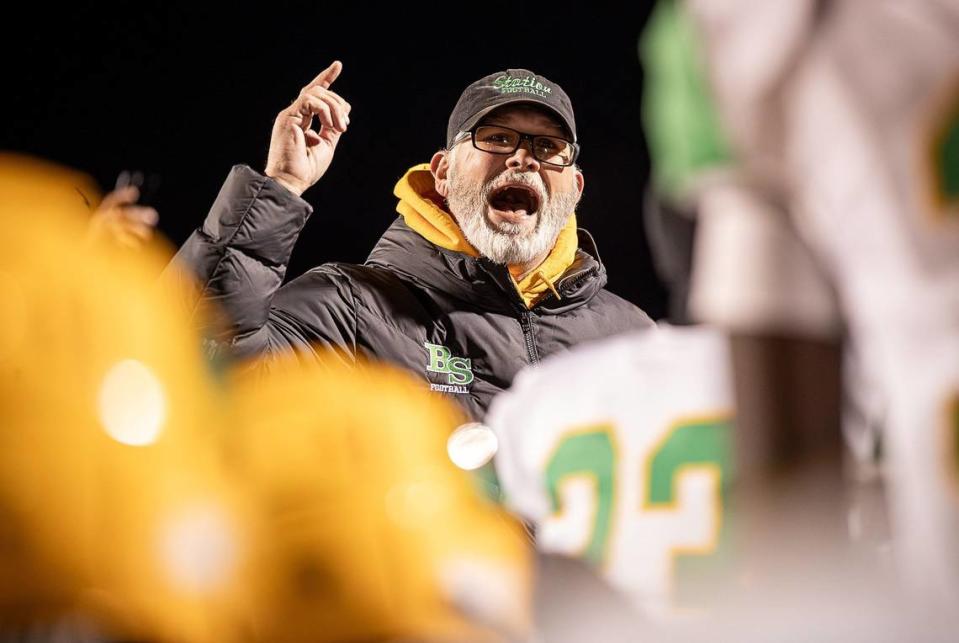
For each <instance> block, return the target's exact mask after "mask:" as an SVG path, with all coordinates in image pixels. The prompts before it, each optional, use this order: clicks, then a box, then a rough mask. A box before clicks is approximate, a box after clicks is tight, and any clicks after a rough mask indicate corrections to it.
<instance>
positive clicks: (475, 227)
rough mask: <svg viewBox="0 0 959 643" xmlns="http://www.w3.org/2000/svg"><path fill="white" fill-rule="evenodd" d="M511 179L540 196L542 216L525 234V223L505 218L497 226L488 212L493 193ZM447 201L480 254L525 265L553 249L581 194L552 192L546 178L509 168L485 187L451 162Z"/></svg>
mask: <svg viewBox="0 0 959 643" xmlns="http://www.w3.org/2000/svg"><path fill="white" fill-rule="evenodd" d="M510 182H513V183H522V184H523V185H527V186H529V187H530V188H532V189H533V190H534V191H535V192H536V194H537V195H538V198H539V209H538V210H537V211H536V213H535V216H537V217H538V218H537V220H536V226H535V227H534V228H533V230H532V231H529V232H525V233H524V232H523V227H522V226H519V225H516V224H512V223H508V222H505V221H504V222H502V223H500V224H498V225H496V226H494V225H493V223H492V222H491V221H490V220H489V217H487V215H486V213H487V210H488V208H489V196H490V194H492V193H493V191H495V190H496V189H497V188H498V187H500V186H502V185H504V184H506V183H510ZM446 200H447V202H448V203H449V207H450V211H451V212H452V213H453V216H454V217H455V219H456V222H457V223H458V224H459V226H460V229H462V230H463V234H464V235H465V236H466V240H467V241H469V242H470V243H471V244H472V245H473V247H474V248H476V249H477V250H478V251H479V252H480V254H482V255H483V256H484V257H487V258H489V259H490V260H492V261H493V262H495V263H501V264H507V265H522V264H526V263H529V262H531V261H533V259H535V258H536V257H539V256H540V255H544V254H546V253H548V252H549V251H550V250H552V248H553V245H554V244H555V243H556V238H557V237H558V236H559V233H560V231H561V230H562V229H563V226H565V225H566V222H567V221H568V220H569V217H570V215H571V214H572V213H573V210H575V209H576V204H577V203H578V202H579V194H577V193H576V191H575V190H569V191H566V192H559V193H556V194H552V195H550V194H548V193H547V191H546V184H545V183H544V181H543V177H541V176H540V175H538V174H531V173H529V172H517V171H515V170H507V171H505V172H503V173H502V174H500V175H499V176H496V177H494V178H493V179H490V180H489V181H487V182H486V184H484V185H483V186H477V185H476V184H475V183H470V182H467V181H466V180H465V179H463V178H461V177H460V175H459V173H458V172H456V171H455V170H454V168H453V165H452V164H450V168H449V194H448V195H447V198H446ZM530 216H533V215H530Z"/></svg>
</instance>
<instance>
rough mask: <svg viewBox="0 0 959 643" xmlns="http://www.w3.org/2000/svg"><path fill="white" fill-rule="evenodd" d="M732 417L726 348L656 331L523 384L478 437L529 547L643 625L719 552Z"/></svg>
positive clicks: (700, 331)
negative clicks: (626, 605)
mask: <svg viewBox="0 0 959 643" xmlns="http://www.w3.org/2000/svg"><path fill="white" fill-rule="evenodd" d="M731 416H732V390H731V382H730V377H729V357H728V346H727V343H726V340H725V338H724V337H723V336H721V335H720V334H718V333H717V332H715V331H712V330H708V329H705V328H694V327H685V328H673V327H668V326H660V327H659V328H657V329H655V330H649V331H641V332H639V333H635V334H629V335H624V336H620V337H616V338H612V339H609V340H605V341H602V342H598V343H594V344H591V345H586V346H583V347H580V348H578V349H576V350H574V351H572V352H570V353H567V354H564V355H560V356H557V357H555V358H552V359H549V360H547V361H545V362H543V363H542V364H540V365H539V366H537V367H534V368H531V369H527V370H525V371H523V372H521V373H520V375H519V376H518V377H517V378H516V379H515V381H514V385H513V387H512V388H511V389H510V390H508V391H506V392H504V393H503V394H501V395H500V396H499V397H497V398H496V400H495V401H494V403H493V405H492V407H491V409H490V412H489V414H488V415H487V418H486V423H487V424H488V425H489V426H490V427H491V428H492V429H493V430H494V431H495V432H496V434H497V436H498V439H499V443H500V444H499V451H498V453H497V457H496V471H497V474H498V476H499V479H500V484H501V486H502V490H503V492H504V495H505V497H506V503H507V505H508V506H509V507H510V508H511V509H512V510H514V511H515V512H517V513H518V514H520V515H521V516H523V517H524V518H525V519H527V520H528V521H530V522H532V523H533V524H534V525H535V528H536V542H537V547H538V548H539V549H541V550H542V551H545V552H550V553H559V554H565V555H572V556H579V557H582V558H585V559H586V560H588V561H589V562H591V563H593V564H594V565H596V566H598V567H599V568H600V569H601V570H602V574H603V575H604V576H605V577H606V579H607V580H608V581H609V582H610V583H611V584H612V585H613V586H615V587H617V588H619V589H621V590H624V591H625V592H626V593H628V594H629V595H630V596H631V597H632V598H633V599H635V601H636V602H637V603H638V604H639V605H640V606H642V607H643V608H646V609H648V610H650V611H651V613H654V614H655V613H660V612H664V611H670V605H671V603H672V598H673V597H674V583H673V581H674V571H675V570H676V567H677V565H685V564H687V562H692V564H694V565H695V564H696V559H701V560H700V561H699V562H703V560H702V559H705V558H708V557H711V556H712V555H713V554H717V553H718V552H719V550H720V548H721V547H720V546H721V544H722V543H723V542H724V534H725V530H724V525H725V521H724V517H723V505H722V489H723V485H724V483H725V482H726V476H727V474H728V471H729V466H728V463H729V456H728V448H727V438H728V433H729V430H730V429H729V423H730V421H731ZM707 562H708V561H707Z"/></svg>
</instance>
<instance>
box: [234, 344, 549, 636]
mask: <svg viewBox="0 0 959 643" xmlns="http://www.w3.org/2000/svg"><path fill="white" fill-rule="evenodd" d="M329 361H330V362H331V363H333V364H334V365H333V366H330V367H319V366H315V365H313V366H306V365H302V364H297V362H296V361H295V358H290V359H289V360H288V361H286V362H282V361H281V362H279V363H274V364H273V365H272V369H271V372H270V375H269V376H267V377H266V378H262V379H261V378H260V377H259V376H253V375H249V376H246V377H245V378H241V379H240V381H239V382H238V383H237V386H236V388H235V389H234V393H235V394H236V397H237V402H236V406H235V409H236V410H237V411H238V414H239V422H240V423H242V428H241V429H240V430H238V431H236V432H235V433H233V435H232V436H231V438H230V445H232V447H233V449H234V450H233V451H232V453H231V456H232V458H231V463H232V464H234V465H235V466H236V468H237V472H238V473H239V474H240V477H242V478H243V479H245V480H246V482H247V483H248V484H249V486H250V494H251V495H252V496H253V498H254V500H255V502H256V503H257V507H258V508H259V509H262V510H263V512H264V514H265V515H264V516H263V518H264V519H265V524H267V525H268V526H269V527H268V530H269V532H268V533H266V534H265V539H264V541H263V549H262V550H261V551H259V552H258V564H257V565H256V569H257V570H258V571H257V578H256V581H255V587H256V590H257V591H258V592H259V595H258V600H257V601H256V605H257V610H258V618H259V625H260V626H261V628H262V629H261V630H260V631H259V634H260V638H261V639H262V640H268V641H283V642H290V641H357V640H363V641H367V640H393V639H397V640H424V641H463V640H466V641H485V640H490V641H496V640H516V639H518V638H521V637H523V636H525V634H526V633H527V630H528V627H529V624H528V620H529V617H530V614H529V592H530V569H529V565H530V564H531V563H530V559H529V553H528V551H527V545H526V542H525V538H524V536H523V534H522V530H521V528H520V527H519V525H518V524H517V523H515V522H514V521H513V520H512V519H511V518H508V517H507V516H506V515H504V514H503V513H501V511H500V509H499V508H498V507H495V506H493V505H492V504H489V503H488V502H487V501H486V500H485V499H483V498H482V497H481V496H480V494H479V492H478V490H477V489H476V488H475V487H474V483H473V481H472V480H471V478H469V475H468V474H467V473H465V472H463V471H462V470H460V469H458V468H457V467H456V466H455V465H453V463H452V462H451V461H450V460H449V458H448V456H447V453H446V441H447V438H448V437H449V435H450V433H451V432H452V430H453V428H454V427H456V426H457V425H458V424H459V423H460V422H461V421H462V417H460V415H459V412H458V411H456V410H455V409H454V408H453V407H452V405H450V404H449V403H448V402H446V401H445V400H443V399H441V398H439V397H438V396H435V395H433V394H431V393H429V392H428V391H426V390H425V389H424V388H423V386H422V384H420V383H419V382H416V381H414V380H412V379H411V378H410V376H409V375H407V374H404V373H401V372H399V371H396V370H394V369H393V368H391V367H386V366H382V365H369V364H362V365H360V367H359V368H349V367H346V366H341V365H339V364H336V360H332V359H331V360H329ZM251 370H253V369H251ZM247 372H249V371H247Z"/></svg>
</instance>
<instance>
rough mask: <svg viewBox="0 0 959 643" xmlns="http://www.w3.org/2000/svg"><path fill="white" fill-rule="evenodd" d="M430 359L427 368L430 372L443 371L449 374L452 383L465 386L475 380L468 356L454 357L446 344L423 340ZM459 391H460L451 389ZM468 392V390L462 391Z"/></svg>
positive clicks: (448, 378) (448, 379)
mask: <svg viewBox="0 0 959 643" xmlns="http://www.w3.org/2000/svg"><path fill="white" fill-rule="evenodd" d="M423 346H425V347H426V352H427V354H428V356H429V361H428V362H427V363H426V370H427V372H430V373H442V374H444V375H446V376H447V381H448V382H449V383H450V385H453V386H456V385H459V386H465V385H466V384H469V383H470V382H472V381H473V369H472V362H471V360H469V359H468V358H466V357H454V356H453V352H452V351H451V350H450V349H448V348H446V347H445V346H440V345H439V344H430V343H429V342H423ZM449 392H453V393H459V392H460V391H449ZM462 392H464V393H465V392H466V391H462Z"/></svg>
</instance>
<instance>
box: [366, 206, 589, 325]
mask: <svg viewBox="0 0 959 643" xmlns="http://www.w3.org/2000/svg"><path fill="white" fill-rule="evenodd" d="M577 237H578V245H579V248H578V250H577V251H576V255H575V258H574V259H573V262H572V264H571V265H570V266H569V267H568V268H567V269H566V270H565V271H564V272H563V274H562V275H561V276H560V277H559V278H558V279H556V280H555V282H554V286H555V287H556V290H557V291H558V292H559V295H560V298H559V299H557V297H556V295H553V294H550V295H548V296H546V297H545V298H544V299H543V300H542V301H541V302H540V303H539V304H537V305H536V306H534V307H533V309H534V310H535V311H537V312H539V313H552V314H556V313H561V312H565V311H567V310H571V309H573V308H577V307H579V306H582V305H583V304H585V303H586V302H588V301H589V300H590V299H592V298H593V297H594V296H595V295H596V293H598V292H599V291H600V290H601V289H602V288H603V286H605V285H606V269H605V267H604V266H603V264H602V262H601V261H600V258H599V253H598V252H597V250H596V244H595V242H594V241H593V238H592V236H591V235H590V234H589V233H588V232H586V231H585V230H583V229H581V228H580V229H578V230H577ZM366 264H367V265H370V266H379V267H382V268H386V269H389V270H390V271H392V272H394V273H396V274H398V275H400V276H401V277H402V278H404V279H407V280H409V281H412V282H414V283H416V284H417V285H418V286H419V287H421V288H423V289H424V290H437V291H441V292H443V293H445V294H446V295H448V296H450V297H453V298H455V299H459V300H461V301H463V302H464V303H466V304H467V305H468V306H469V307H480V308H484V309H487V310H491V311H499V312H510V313H515V312H518V311H522V310H526V306H525V304H524V302H523V300H522V298H521V297H520V295H519V293H518V292H517V290H516V287H515V285H514V282H513V279H512V277H511V276H510V274H509V270H508V269H507V268H506V266H504V265H501V264H495V263H493V262H492V261H490V260H489V259H487V258H486V257H482V256H470V255H468V254H465V253H462V252H457V251H455V250H448V249H446V248H441V247H440V246H438V245H436V244H434V243H432V242H430V241H428V240H427V239H426V238H425V237H423V236H422V234H420V233H418V232H416V231H414V230H413V229H412V228H410V226H409V225H408V224H407V223H406V221H404V219H403V218H397V219H396V221H394V222H393V224H392V225H391V226H390V227H389V228H388V229H387V230H386V232H385V233H384V234H383V236H382V237H381V238H380V240H379V241H378V242H377V244H376V246H375V247H374V248H373V251H372V252H371V253H370V256H369V258H368V259H367V260H366Z"/></svg>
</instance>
